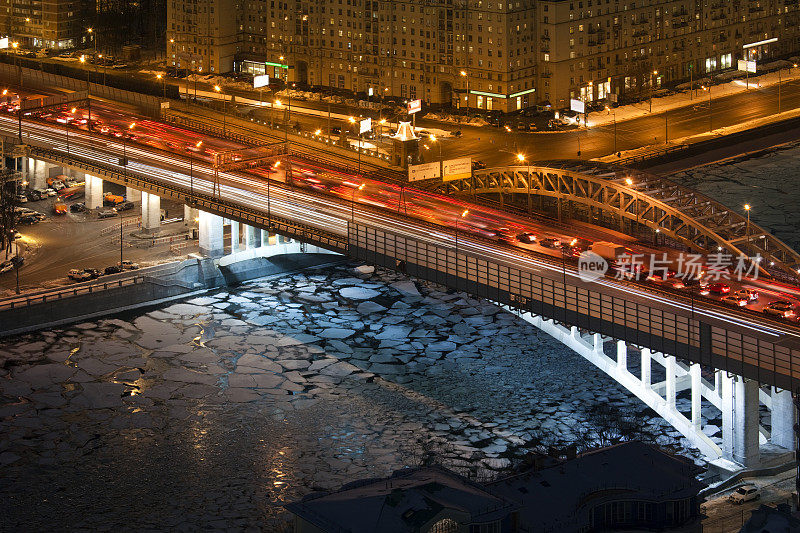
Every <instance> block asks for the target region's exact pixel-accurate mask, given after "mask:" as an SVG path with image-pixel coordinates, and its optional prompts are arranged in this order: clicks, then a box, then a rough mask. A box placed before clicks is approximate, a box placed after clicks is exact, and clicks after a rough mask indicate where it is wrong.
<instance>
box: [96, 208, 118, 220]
mask: <svg viewBox="0 0 800 533" xmlns="http://www.w3.org/2000/svg"><path fill="white" fill-rule="evenodd" d="M115 216H117V210H116V209H114V208H113V207H112V208H111V209H100V210H99V211H98V212H97V218H111V217H115Z"/></svg>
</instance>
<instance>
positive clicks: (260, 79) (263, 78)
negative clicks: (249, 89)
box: [253, 74, 269, 89]
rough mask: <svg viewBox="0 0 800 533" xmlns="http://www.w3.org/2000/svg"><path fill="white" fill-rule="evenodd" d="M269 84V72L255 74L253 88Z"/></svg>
mask: <svg viewBox="0 0 800 533" xmlns="http://www.w3.org/2000/svg"><path fill="white" fill-rule="evenodd" d="M267 85H269V74H262V75H260V76H253V89H258V88H260V87H266V86H267Z"/></svg>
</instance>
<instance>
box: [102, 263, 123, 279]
mask: <svg viewBox="0 0 800 533" xmlns="http://www.w3.org/2000/svg"><path fill="white" fill-rule="evenodd" d="M122 270H123V269H122V267H121V266H119V265H111V266H107V267H106V269H105V270H104V271H103V274H105V275H106V276H108V275H111V274H119V273H120V272H122Z"/></svg>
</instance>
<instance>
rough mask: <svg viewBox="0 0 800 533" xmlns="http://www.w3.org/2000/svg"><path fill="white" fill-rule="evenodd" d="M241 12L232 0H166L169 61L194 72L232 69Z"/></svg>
mask: <svg viewBox="0 0 800 533" xmlns="http://www.w3.org/2000/svg"><path fill="white" fill-rule="evenodd" d="M239 13H240V6H239V5H238V4H236V3H235V2H232V1H230V0H167V28H166V38H167V43H166V49H167V64H168V65H169V66H172V67H176V68H180V69H188V70H190V71H194V72H208V73H224V72H230V71H231V70H233V68H234V58H235V55H236V52H237V50H238V41H239V33H240V29H239V27H238V19H239Z"/></svg>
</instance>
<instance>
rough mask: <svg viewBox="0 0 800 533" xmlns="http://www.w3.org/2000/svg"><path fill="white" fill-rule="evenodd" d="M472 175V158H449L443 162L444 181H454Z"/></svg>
mask: <svg viewBox="0 0 800 533" xmlns="http://www.w3.org/2000/svg"><path fill="white" fill-rule="evenodd" d="M470 176H472V158H471V157H462V158H460V159H448V160H447V161H445V162H444V163H442V181H454V180H460V179H464V178H469V177H470Z"/></svg>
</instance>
